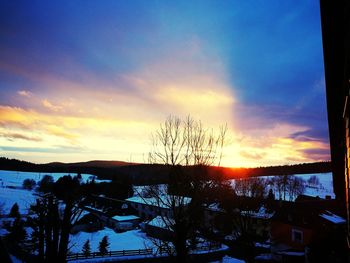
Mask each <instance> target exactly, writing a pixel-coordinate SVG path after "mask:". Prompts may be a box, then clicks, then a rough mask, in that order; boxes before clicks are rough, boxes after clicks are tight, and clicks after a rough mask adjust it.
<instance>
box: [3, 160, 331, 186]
mask: <svg viewBox="0 0 350 263" xmlns="http://www.w3.org/2000/svg"><path fill="white" fill-rule="evenodd" d="M0 169H2V170H14V171H28V172H47V173H53V172H60V173H87V174H93V175H96V176H98V177H99V178H101V179H111V180H128V181H131V182H133V183H135V184H156V183H166V182H167V181H168V175H169V167H167V166H165V165H161V164H138V163H129V162H122V161H98V160H95V161H89V162H77V163H60V162H53V163H47V164H34V163H30V162H26V161H20V160H16V159H8V158H4V157H0ZM183 169H185V170H186V171H189V172H190V170H191V169H193V167H183ZM331 171H332V170H331V162H316V163H303V164H296V165H281V166H269V167H257V168H227V167H206V170H205V173H206V174H207V175H208V176H209V177H211V178H213V177H220V178H225V179H235V178H245V177H253V176H268V175H285V174H310V173H327V172H331Z"/></svg>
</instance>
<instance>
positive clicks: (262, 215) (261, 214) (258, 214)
mask: <svg viewBox="0 0 350 263" xmlns="http://www.w3.org/2000/svg"><path fill="white" fill-rule="evenodd" d="M241 213H242V214H243V215H248V216H250V217H254V218H261V219H270V218H271V217H272V216H273V215H274V212H272V213H268V212H267V210H266V208H265V207H264V206H262V207H260V208H259V211H258V212H255V211H242V212H241Z"/></svg>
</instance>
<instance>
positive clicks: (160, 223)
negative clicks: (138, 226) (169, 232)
mask: <svg viewBox="0 0 350 263" xmlns="http://www.w3.org/2000/svg"><path fill="white" fill-rule="evenodd" d="M147 224H148V225H150V226H155V227H159V228H164V229H169V225H174V224H175V222H174V220H173V219H171V218H166V217H161V216H157V217H155V218H153V219H152V220H151V221H149V222H148V223H147Z"/></svg>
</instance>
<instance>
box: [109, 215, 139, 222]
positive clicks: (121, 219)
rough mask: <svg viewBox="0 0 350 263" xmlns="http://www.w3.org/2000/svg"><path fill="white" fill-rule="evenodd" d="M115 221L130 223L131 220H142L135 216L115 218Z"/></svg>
mask: <svg viewBox="0 0 350 263" xmlns="http://www.w3.org/2000/svg"><path fill="white" fill-rule="evenodd" d="M112 218H113V219H114V220H117V221H120V222H121V221H130V220H137V219H140V218H139V217H138V216H134V215H128V216H118V215H117V216H113V217H112Z"/></svg>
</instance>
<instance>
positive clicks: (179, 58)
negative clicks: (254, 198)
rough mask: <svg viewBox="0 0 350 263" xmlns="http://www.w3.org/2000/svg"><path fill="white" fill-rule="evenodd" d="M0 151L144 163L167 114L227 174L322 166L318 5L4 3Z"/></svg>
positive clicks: (38, 158) (324, 137)
mask: <svg viewBox="0 0 350 263" xmlns="http://www.w3.org/2000/svg"><path fill="white" fill-rule="evenodd" d="M0 114H1V115H0V116H1V119H0V148H1V149H2V152H3V155H5V156H8V157H15V158H20V159H25V160H30V161H35V162H47V161H68V160H74V161H82V160H89V159H114V160H116V159H119V160H133V161H142V160H143V158H144V155H145V154H147V151H148V149H149V136H150V133H151V132H152V131H154V130H156V129H157V127H159V123H161V122H162V121H164V120H165V118H166V117H167V116H168V115H169V114H175V115H179V116H180V117H183V116H186V115H187V114H191V115H192V116H193V117H194V118H197V119H201V120H202V122H203V123H204V124H206V125H207V126H208V127H217V126H218V125H220V124H223V123H227V124H228V126H229V128H230V144H229V145H228V147H227V150H226V152H225V162H224V164H225V165H227V166H255V165H270V164H285V163H298V162H311V161H319V160H328V159H329V145H328V144H329V143H328V128H327V118H326V104H325V88H324V71H323V57H322V39H321V28H320V14H319V6H318V2H317V1H0Z"/></svg>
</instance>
